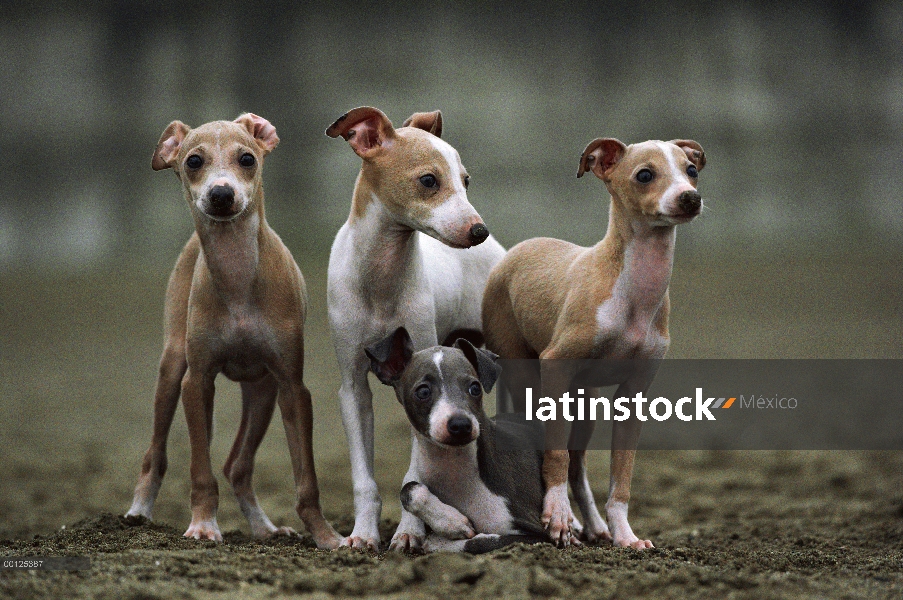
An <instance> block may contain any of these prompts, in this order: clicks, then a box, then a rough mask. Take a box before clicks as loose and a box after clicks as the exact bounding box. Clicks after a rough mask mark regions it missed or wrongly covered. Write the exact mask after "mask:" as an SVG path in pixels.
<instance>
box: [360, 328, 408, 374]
mask: <svg viewBox="0 0 903 600" xmlns="http://www.w3.org/2000/svg"><path fill="white" fill-rule="evenodd" d="M364 353H365V354H366V355H367V358H369V359H370V370H371V371H373V373H374V375H376V376H377V377H378V378H379V380H380V381H382V382H383V383H384V384H386V385H393V384H394V383H395V382H397V381H398V379H399V378H400V377H401V374H402V373H404V370H405V369H406V368H407V366H408V363H409V362H411V356H413V354H414V344H413V342H411V336H410V335H409V334H408V330H407V329H405V328H404V327H399V328H398V329H396V330H395V332H394V333H392V335H390V336H389V337H387V338H386V339H384V340H383V341H381V342H379V343H378V344H375V345H373V346H370V347H369V348H366V349H365V350H364Z"/></svg>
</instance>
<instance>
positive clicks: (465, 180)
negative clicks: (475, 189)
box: [464, 175, 470, 190]
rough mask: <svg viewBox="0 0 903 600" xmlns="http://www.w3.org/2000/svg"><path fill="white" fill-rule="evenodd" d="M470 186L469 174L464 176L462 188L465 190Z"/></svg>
mask: <svg viewBox="0 0 903 600" xmlns="http://www.w3.org/2000/svg"><path fill="white" fill-rule="evenodd" d="M468 186H470V175H468V176H466V177H465V178H464V189H465V190H466V189H467V188H468Z"/></svg>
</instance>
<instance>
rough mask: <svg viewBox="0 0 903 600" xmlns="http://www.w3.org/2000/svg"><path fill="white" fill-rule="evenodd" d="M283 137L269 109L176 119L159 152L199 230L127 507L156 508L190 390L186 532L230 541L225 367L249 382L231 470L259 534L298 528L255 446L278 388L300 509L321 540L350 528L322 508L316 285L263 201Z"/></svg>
mask: <svg viewBox="0 0 903 600" xmlns="http://www.w3.org/2000/svg"><path fill="white" fill-rule="evenodd" d="M277 143H279V138H278V136H277V135H276V130H275V129H274V128H273V126H272V125H271V124H270V123H269V122H268V121H267V120H266V119H263V118H261V117H258V116H257V115H253V114H244V115H241V116H240V117H238V118H237V119H236V120H235V121H234V122H229V121H215V122H213V123H207V124H206V125H203V126H201V127H198V128H197V129H191V128H189V127H188V126H187V125H185V124H184V123H181V122H180V121H173V122H172V123H171V124H170V125H169V127H167V128H166V131H164V132H163V136H162V137H161V138H160V142H159V143H158V145H157V150H156V152H154V157H153V161H152V163H151V166H152V167H153V168H154V170H157V171H159V170H161V169H169V168H172V169H173V170H174V171H175V172H176V175H177V176H178V177H179V179H180V180H181V182H182V189H183V191H184V193H185V199H186V200H187V202H188V205H189V207H190V208H191V214H192V216H193V217H194V223H195V229H196V231H195V233H194V235H192V236H191V239H190V240H189V241H188V244H186V246H185V249H184V250H183V251H182V254H181V256H179V259H178V261H177V262H176V266H175V269H174V270H173V272H172V275H171V276H170V279H169V287H168V288H167V291H166V307H165V319H164V320H165V325H164V332H165V333H164V336H165V346H164V350H163V356H162V358H161V360H160V374H159V377H158V379H157V391H156V396H155V399H154V429H153V437H152V439H151V445H150V449H148V451H147V454H146V455H145V457H144V463H143V465H142V468H141V476H140V478H139V479H138V485H137V486H136V488H135V497H134V501H133V502H132V507H131V508H130V509H129V512H128V515H142V516H144V517H147V518H148V519H149V518H151V511H152V508H153V504H154V500H155V499H156V497H157V492H158V491H159V489H160V482H161V480H162V478H163V475H164V473H165V472H166V438H167V436H168V434H169V428H170V425H171V424H172V419H173V415H174V413H175V410H176V405H177V404H178V400H179V394H180V392H181V395H182V403H183V405H184V408H185V419H186V421H187V422H188V435H189V438H190V440H191V525H190V526H189V527H188V530H187V531H186V532H185V536H186V537H194V538H200V539H211V540H217V541H219V540H222V534H221V533H220V530H219V526H218V525H217V523H216V510H217V505H218V491H217V484H216V479H215V478H214V476H213V471H212V469H211V465H210V438H211V435H212V429H213V394H214V379H215V378H216V376H217V374H218V373H223V374H225V375H226V376H227V377H228V378H229V379H232V380H233V381H240V382H241V391H242V415H241V424H240V425H239V428H238V435H237V436H236V438H235V443H234V445H233V446H232V451H231V452H230V453H229V457H228V459H227V460H226V464H225V468H224V469H223V471H224V473H225V475H226V477H227V478H228V480H229V482H230V483H231V484H232V488H233V489H234V490H235V495H236V496H237V497H238V502H239V504H240V505H241V510H242V512H243V513H244V515H245V517H247V519H248V522H249V523H250V525H251V532H252V533H253V535H254V536H255V537H266V536H268V535H272V534H275V533H293V532H292V531H291V529H288V528H276V527H275V526H274V525H273V523H272V522H271V521H270V520H269V518H267V516H266V514H265V513H264V512H263V509H262V508H261V507H260V505H259V504H258V502H257V497H256V495H255V494H254V490H253V488H252V486H251V474H252V471H253V468H254V454H255V453H256V451H257V447H258V446H259V445H260V442H261V440H262V439H263V435H264V434H265V433H266V430H267V427H268V426H269V423H270V419H271V418H272V416H273V409H274V407H275V403H276V398H277V393H278V398H279V408H280V411H281V413H282V421H283V424H284V425H285V433H286V437H287V439H288V445H289V452H290V454H291V459H292V466H293V469H294V476H295V484H296V485H297V505H296V508H297V511H298V515H299V516H300V517H301V519H302V520H303V521H304V524H305V525H306V526H307V528H308V530H309V531H310V532H311V534H312V535H313V537H314V540H315V541H316V543H317V546H319V547H321V548H335V547H336V546H338V544H339V542H340V541H341V538H340V537H339V536H338V534H337V533H336V532H335V531H334V530H333V528H332V527H331V526H330V525H329V523H328V522H327V521H326V520H325V519H324V518H323V514H322V512H321V510H320V502H319V492H318V489H317V476H316V473H315V471H314V458H313V448H312V443H311V436H312V412H311V399H310V392H308V390H307V388H306V387H305V385H304V382H303V380H302V373H303V367H304V318H305V313H306V305H307V293H306V291H305V288H304V279H303V277H302V276H301V271H300V270H299V269H298V265H297V264H295V261H294V259H293V258H292V255H291V253H290V252H289V251H288V249H287V248H286V247H285V245H284V244H283V243H282V240H280V239H279V236H278V235H276V233H275V232H274V231H273V230H272V229H270V227H269V225H268V224H267V222H266V218H265V217H264V211H263V184H262V178H261V173H262V169H263V158H264V157H265V156H266V155H267V154H269V152H270V151H271V150H272V149H273V148H275V147H276V144H277Z"/></svg>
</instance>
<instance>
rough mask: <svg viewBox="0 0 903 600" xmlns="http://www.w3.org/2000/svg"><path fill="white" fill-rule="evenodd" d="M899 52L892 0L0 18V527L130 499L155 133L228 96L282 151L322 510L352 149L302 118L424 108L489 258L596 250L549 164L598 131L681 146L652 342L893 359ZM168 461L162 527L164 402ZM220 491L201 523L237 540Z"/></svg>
mask: <svg viewBox="0 0 903 600" xmlns="http://www.w3.org/2000/svg"><path fill="white" fill-rule="evenodd" d="M901 41H903V5H901V4H900V3H893V2H887V3H878V2H875V3H846V2H811V3H777V2H770V3H744V2H734V3H727V4H720V5H713V4H711V3H701V2H684V3H674V2H653V3H648V4H643V5H641V6H631V5H622V4H607V3H599V2H583V3H493V4H485V3H477V2H457V3H453V4H442V3H421V2H407V3H403V4H391V5H384V4H380V3H369V2H353V3H352V2H333V3H328V4H326V3H324V4H323V5H320V6H313V5H308V4H304V3H293V2H267V3H252V2H234V1H226V2H217V3H203V2H201V3H181V2H180V3H176V2H154V3H149V2H148V3H144V2H136V3H129V2H108V3H83V2H58V3H54V4H46V5H43V6H42V7H41V8H40V9H36V8H35V6H32V5H27V4H18V5H7V6H4V7H3V12H2V16H0V57H2V61H0V97H2V102H0V106H2V110H0V125H2V126H0V140H2V143H0V148H3V153H4V156H5V159H6V163H5V167H4V169H3V175H2V177H0V410H2V414H3V417H2V420H0V464H3V465H4V469H5V470H6V471H7V476H5V477H3V478H0V534H6V535H24V534H27V533H35V532H44V531H47V530H48V529H52V528H55V527H59V526H61V525H62V524H64V523H67V522H72V521H73V520H75V519H77V518H81V517H82V516H84V515H85V514H86V513H90V512H96V511H99V510H110V511H113V512H120V513H121V512H123V511H124V510H125V509H126V508H127V507H128V503H129V500H130V497H131V487H132V486H133V485H134V480H135V476H136V475H137V471H138V466H139V463H140V458H141V455H142V454H143V452H144V449H145V447H146V444H147V442H148V441H149V434H150V414H151V413H150V403H151V398H152V394H153V388H154V379H155V375H156V364H157V360H158V356H159V351H160V348H161V341H162V339H161V321H162V299H163V291H164V288H165V283H166V278H167V276H168V273H169V270H170V269H171V267H172V264H173V263H174V261H175V258H176V256H177V255H178V253H179V251H180V249H181V246H182V244H183V243H184V241H185V240H186V239H187V238H188V236H189V235H190V233H191V221H190V218H189V215H188V210H187V207H186V206H185V205H184V200H183V199H182V197H181V192H180V189H179V185H178V182H177V181H176V179H175V178H174V177H173V176H172V174H171V173H170V172H168V171H167V172H162V173H155V172H153V171H152V170H151V168H150V159H151V154H152V151H153V149H154V146H155V144H156V142H157V139H158V138H159V136H160V134H161V133H162V131H163V129H164V128H165V127H166V125H167V124H168V123H169V122H170V121H171V120H173V119H180V120H182V121H184V122H186V123H188V124H190V125H193V126H197V125H199V124H201V123H204V122H207V121H210V120H216V119H233V118H235V117H236V116H237V115H238V114H240V113H241V112H244V111H251V112H255V113H257V114H259V115H262V116H264V117H266V118H267V119H269V120H270V121H271V122H272V123H273V124H274V125H275V127H276V129H277V131H278V133H279V136H280V137H281V139H282V142H281V144H280V146H279V147H278V148H277V149H276V151H274V153H273V154H272V155H270V156H269V157H268V158H267V162H266V167H265V171H264V180H265V189H266V194H267V200H266V208H267V215H268V219H269V221H270V224H271V225H272V226H273V227H274V229H276V231H277V232H279V234H280V235H281V236H282V237H283V239H284V240H285V241H286V243H287V245H288V246H289V248H290V249H291V250H292V251H293V253H294V254H295V257H296V259H297V260H298V262H299V264H300V265H301V268H302V270H303V271H304V273H305V276H306V277H307V279H308V283H309V287H310V292H311V303H312V310H311V315H310V320H309V327H308V333H307V336H308V343H307V354H308V362H307V365H308V366H307V380H308V385H309V387H310V388H311V389H312V392H313V394H314V399H315V403H316V418H317V425H316V436H317V437H316V443H317V451H318V454H317V462H318V465H319V470H320V474H321V480H322V487H323V490H324V492H323V493H324V505H325V508H326V511H327V514H328V515H331V517H332V518H337V517H339V516H343V515H347V514H349V512H350V507H351V486H350V478H349V476H348V459H347V451H346V448H345V440H344V435H343V433H342V429H341V423H340V421H339V416H338V415H339V413H338V402H337V396H336V391H337V389H338V385H339V378H338V369H337V364H336V361H335V358H334V354H333V349H332V345H331V341H330V339H329V336H328V329H327V326H326V314H325V271H326V261H327V257H328V251H329V246H330V243H331V241H332V238H333V236H334V235H335V232H336V231H337V230H338V228H339V227H340V226H341V224H342V223H343V222H344V220H345V218H346V217H347V214H348V210H349V205H350V197H351V192H352V189H353V184H354V179H355V175H356V173H357V170H358V168H359V163H360V160H359V159H358V158H357V157H356V156H355V155H354V154H353V152H352V151H351V150H350V149H349V148H348V146H347V145H346V144H345V143H344V142H341V141H339V140H334V139H330V138H327V137H326V136H325V135H324V134H323V131H324V129H325V128H326V127H327V126H328V125H329V124H330V123H332V122H333V120H334V119H335V118H336V117H338V116H339V115H341V114H343V113H344V112H346V111H347V110H349V109H350V108H353V107H355V106H360V105H372V106H377V107H379V108H381V109H382V110H383V111H384V112H386V114H387V115H389V117H390V118H391V119H392V120H393V121H394V122H395V123H396V124H400V122H401V121H402V120H403V119H405V118H406V117H407V116H408V115H410V114H411V113H413V112H416V111H423V110H435V109H441V110H442V112H443V118H444V119H443V122H444V128H443V132H444V137H445V139H446V140H448V141H449V142H450V143H451V144H452V145H453V146H455V147H456V148H457V149H458V151H459V152H460V154H461V156H462V159H463V161H464V164H465V165H466V166H467V168H468V171H469V172H470V174H471V176H472V178H473V184H472V185H471V187H470V192H469V197H470V200H471V202H472V203H473V204H474V206H475V207H476V208H477V210H478V211H479V212H480V213H481V215H482V216H483V217H484V219H485V221H486V223H487V225H488V226H489V228H490V230H491V231H492V232H493V233H494V234H495V236H496V237H497V238H498V239H499V241H501V242H502V244H503V245H505V246H506V247H510V246H512V245H513V244H515V243H517V242H519V241H521V240H523V239H526V238H529V237H534V236H540V235H543V236H555V237H562V238H566V239H568V240H571V241H574V242H577V243H581V244H585V245H589V244H593V243H595V242H596V241H598V240H599V239H600V238H601V236H602V235H603V233H604V230H605V227H606V223H607V214H606V213H607V194H606V193H605V191H604V186H603V185H602V183H601V182H599V181H598V180H596V179H595V178H583V179H580V180H577V179H576V178H575V176H574V175H575V173H576V168H577V160H578V158H579V154H580V152H581V150H582V149H583V148H584V146H585V145H586V143H587V142H589V141H590V140H592V139H593V138H595V137H600V136H604V137H617V138H619V139H621V140H622V141H624V142H626V143H632V142H639V141H643V140H646V139H664V140H668V139H672V138H691V139H695V140H697V141H698V142H700V143H701V144H702V145H703V147H704V148H705V150H706V154H707V157H708V165H707V166H706V168H705V170H704V171H703V172H702V175H701V179H700V190H701V191H702V194H703V197H704V200H705V207H706V208H705V211H704V213H703V215H702V216H701V217H700V218H699V219H697V220H696V221H695V222H693V223H692V224H689V225H685V226H681V227H680V231H679V233H678V240H679V241H678V250H677V259H676V264H675V273H674V279H673V284H672V305H673V320H672V326H671V333H672V339H673V345H672V351H671V354H670V356H671V357H675V358H680V357H718V358H730V357H762V358H781V357H786V358H793V357H882V358H901V357H903V345H901V339H903V319H901V313H903V281H901V279H903V278H901V273H903V269H901V267H903V261H901V248H903V202H901V199H903V198H901V196H903V159H901V157H903V44H901ZM374 381H375V380H374ZM374 385H375V386H378V384H376V383H374ZM219 388H220V391H219V395H218V397H217V402H218V404H217V411H218V412H217V417H216V419H217V421H216V422H217V427H218V432H219V434H218V435H217V438H216V441H215V444H214V462H215V463H216V464H217V465H219V464H221V462H222V460H223V459H224V457H225V453H226V451H227V449H228V447H229V444H230V442H231V436H232V435H233V432H234V430H235V425H236V423H237V414H238V403H239V402H238V395H237V386H234V385H232V384H227V383H225V382H221V383H220V386H219ZM376 404H377V415H378V418H379V423H378V428H379V434H378V440H379V441H378V445H377V456H378V464H377V469H378V478H379V481H380V483H381V486H382V489H383V492H384V495H385V496H386V498H387V502H386V512H385V514H387V515H389V516H392V515H397V500H396V499H395V497H394V495H395V493H396V492H397V487H398V484H399V482H400V481H401V476H402V474H403V472H404V468H405V465H406V460H407V455H406V452H407V450H406V449H404V446H405V445H406V444H407V433H406V426H405V421H404V419H403V415H402V414H401V411H400V409H399V408H398V407H397V405H395V403H394V400H392V398H391V396H390V395H389V394H387V393H385V390H382V389H380V393H379V394H378V395H377V400H376ZM280 429H281V427H280V426H278V421H277V423H276V424H274V426H273V428H272V431H271V433H270V435H269V436H268V438H267V439H266V440H265V441H264V446H263V448H262V450H261V454H260V461H261V464H262V466H261V468H259V469H258V471H257V473H256V475H257V480H258V484H259V491H260V494H261V497H262V501H263V503H264V506H265V507H267V508H268V510H269V511H270V513H271V516H273V517H274V520H277V522H279V521H281V522H284V523H288V524H294V525H297V518H296V517H295V516H294V515H293V513H292V509H291V492H290V489H291V485H290V472H291V471H290V468H289V466H288V458H287V453H286V451H285V442H284V436H283V435H282V432H281V431H280ZM595 463H596V464H595V467H594V468H598V469H600V473H602V472H604V461H603V460H601V459H599V460H596V461H595ZM170 464H171V469H170V475H169V476H168V477H167V479H166V481H165V483H164V487H163V491H162V492H161V497H160V502H159V503H158V508H157V516H158V518H161V519H163V520H166V521H168V522H172V523H173V524H178V525H182V524H184V523H187V520H188V519H187V515H188V512H187V502H188V500H187V494H188V478H187V443H186V437H185V431H184V418H183V417H182V415H181V412H180V413H177V417H176V424H175V426H174V428H173V435H172V443H171V453H170ZM596 481H597V484H598V485H599V487H600V488H601V489H604V488H605V485H604V481H605V480H604V478H603V476H602V475H599V477H598V478H597V479H596ZM224 483H225V482H221V493H222V495H223V497H224V500H223V501H222V502H221V506H222V516H221V523H223V526H224V528H226V529H228V528H231V527H239V526H242V527H243V526H244V525H243V523H242V521H241V519H240V515H239V513H238V510H237V508H236V507H235V506H234V502H232V501H231V500H227V499H226V498H228V496H229V492H228V488H227V486H226V485H224ZM603 497H604V496H603ZM183 521H184V523H183Z"/></svg>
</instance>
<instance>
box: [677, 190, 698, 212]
mask: <svg viewBox="0 0 903 600" xmlns="http://www.w3.org/2000/svg"><path fill="white" fill-rule="evenodd" d="M677 205H678V206H679V207H680V210H682V211H684V212H685V213H690V214H695V213H698V212H699V207H701V206H702V196H700V195H699V192H697V191H696V190H687V191H686V192H684V193H683V194H681V195H680V196H678V198H677Z"/></svg>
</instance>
